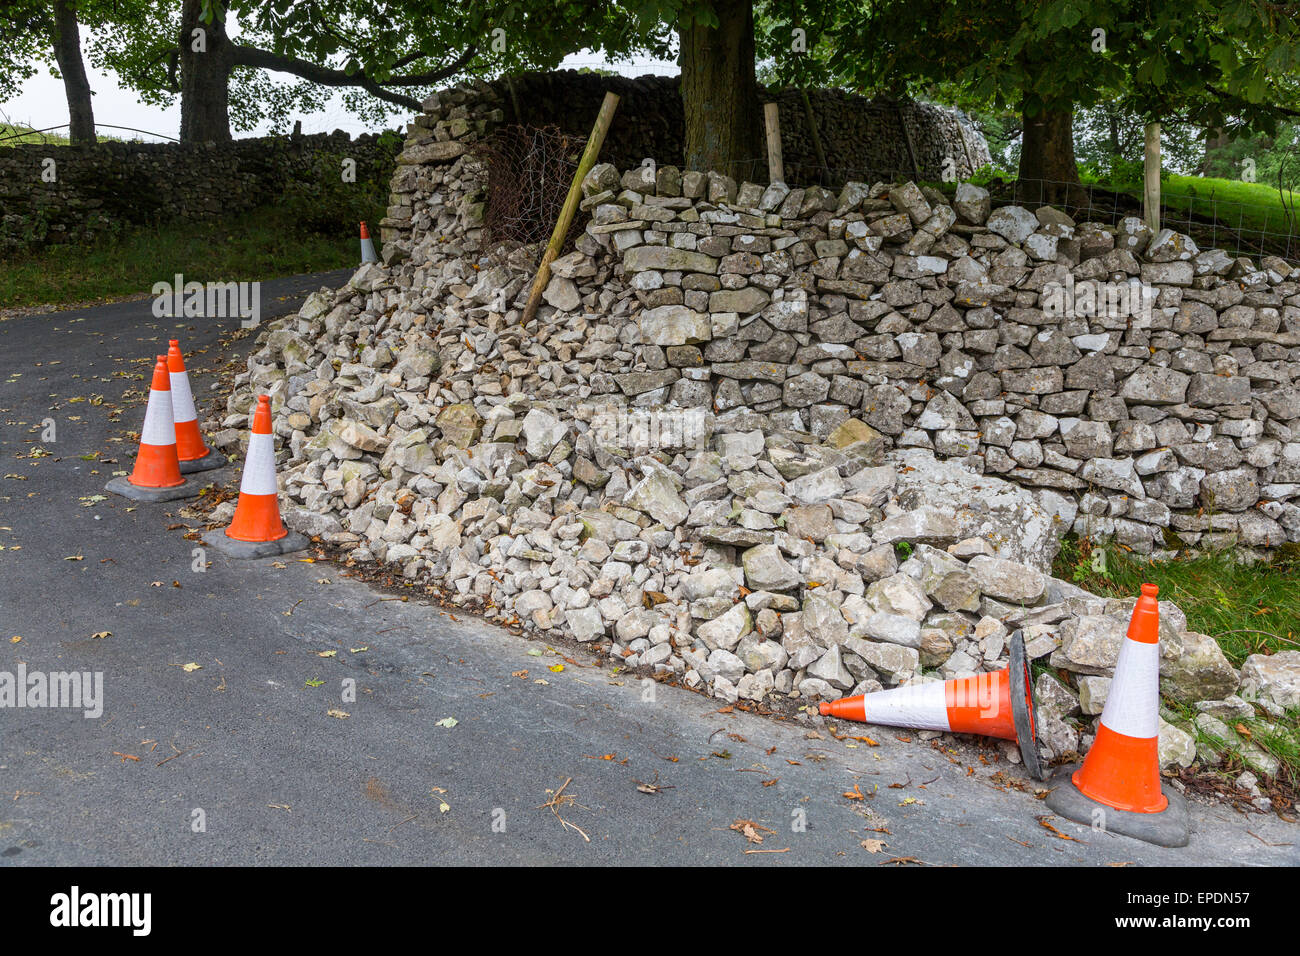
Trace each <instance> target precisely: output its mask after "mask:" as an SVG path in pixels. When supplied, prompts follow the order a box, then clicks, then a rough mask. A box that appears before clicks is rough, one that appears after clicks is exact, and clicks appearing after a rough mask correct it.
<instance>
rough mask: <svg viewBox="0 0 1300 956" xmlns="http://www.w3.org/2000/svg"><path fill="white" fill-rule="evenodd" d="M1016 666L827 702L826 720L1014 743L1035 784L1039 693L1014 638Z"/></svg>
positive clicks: (1038, 773) (1040, 774) (1019, 636)
mask: <svg viewBox="0 0 1300 956" xmlns="http://www.w3.org/2000/svg"><path fill="white" fill-rule="evenodd" d="M1010 648H1011V666H1010V667H1008V668H1007V669H1006V670H1001V671H998V672H996V673H985V674H975V675H973V676H971V677H955V678H953V679H952V680H950V681H942V682H941V681H927V682H925V683H922V684H908V685H906V686H904V687H895V688H893V689H892V690H881V691H876V692H875V693H874V694H859V695H858V696H856V697H845V698H843V699H841V700H837V701H831V702H825V701H824V702H822V704H821V705H820V709H821V714H822V716H823V717H838V718H840V719H841V720H857V721H861V722H862V723H866V724H883V725H884V726H886V727H914V728H916V729H918V730H945V731H953V732H955V733H962V734H983V735H985V736H986V737H998V738H1000V739H1002V740H1014V741H1015V742H1016V743H1017V744H1018V745H1019V746H1020V756H1021V758H1022V759H1023V760H1024V762H1025V769H1027V770H1028V771H1029V772H1030V773H1031V774H1032V775H1033V776H1034V777H1035V779H1038V780H1041V779H1043V770H1042V765H1041V764H1040V763H1039V760H1038V732H1037V729H1036V727H1035V724H1034V693H1033V686H1032V684H1031V683H1030V679H1029V661H1028V660H1027V659H1026V657H1025V639H1024V636H1023V635H1022V634H1021V633H1020V632H1019V631H1016V632H1015V633H1014V634H1012V635H1011V642H1010Z"/></svg>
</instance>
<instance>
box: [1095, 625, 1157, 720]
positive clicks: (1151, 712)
mask: <svg viewBox="0 0 1300 956" xmlns="http://www.w3.org/2000/svg"><path fill="white" fill-rule="evenodd" d="M1159 693H1160V645H1159V644H1146V643H1143V642H1142V641H1131V640H1129V639H1128V638H1125V639H1124V643H1123V644H1121V645H1120V648H1119V661H1118V662H1117V663H1116V664H1115V678H1114V680H1112V681H1111V685H1110V690H1109V691H1108V692H1107V694H1106V706H1105V707H1103V708H1102V711H1101V722H1102V723H1103V724H1105V725H1106V726H1107V727H1109V728H1110V729H1111V730H1113V731H1115V733H1117V734H1123V735H1124V736H1125V737H1155V736H1156V735H1157V734H1158V733H1159V732H1160V721H1159V719H1158V717H1159V710H1158V708H1159V700H1158V695H1159Z"/></svg>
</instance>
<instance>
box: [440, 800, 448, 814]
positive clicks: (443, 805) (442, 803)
mask: <svg viewBox="0 0 1300 956" xmlns="http://www.w3.org/2000/svg"><path fill="white" fill-rule="evenodd" d="M450 809H451V804H449V803H447V801H445V800H440V801H439V802H438V812H439V813H446V812H447V811H448V810H450Z"/></svg>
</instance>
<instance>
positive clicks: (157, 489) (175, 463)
mask: <svg viewBox="0 0 1300 956" xmlns="http://www.w3.org/2000/svg"><path fill="white" fill-rule="evenodd" d="M171 396H172V393H171V377H170V376H169V374H168V372H167V356H165V355H159V356H158V361H157V362H156V363H155V364H154V367H153V382H152V383H151V384H150V386H149V403H148V405H146V406H145V412H144V427H143V428H142V429H141V430H140V450H139V451H138V452H137V453H136V456H135V468H134V469H133V470H132V472H131V474H130V476H129V477H119V478H114V479H113V480H112V481H110V482H109V483H108V484H107V485H105V486H104V487H105V488H106V489H107V490H108V491H111V492H113V493H114V494H119V495H123V496H124V497H127V498H134V499H135V500H136V501H172V500H174V499H177V498H193V497H194V496H195V495H197V494H198V493H199V489H198V486H197V485H196V484H195V483H194V482H189V481H186V480H185V478H184V477H182V475H181V463H180V459H179V458H177V456H176V429H175V427H174V425H173V423H172V397H171Z"/></svg>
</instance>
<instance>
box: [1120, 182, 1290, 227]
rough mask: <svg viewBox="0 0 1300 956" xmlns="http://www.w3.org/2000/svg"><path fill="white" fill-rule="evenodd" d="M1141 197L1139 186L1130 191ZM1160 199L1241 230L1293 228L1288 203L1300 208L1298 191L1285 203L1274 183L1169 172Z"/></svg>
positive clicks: (1174, 207) (1177, 208)
mask: <svg viewBox="0 0 1300 956" xmlns="http://www.w3.org/2000/svg"><path fill="white" fill-rule="evenodd" d="M1133 195H1135V196H1138V197H1140V196H1141V195H1142V191H1141V188H1140V187H1139V188H1138V189H1136V190H1134V191H1133ZM1160 199H1161V202H1162V203H1163V204H1164V205H1166V206H1168V207H1170V208H1171V209H1172V210H1174V211H1175V213H1176V214H1177V215H1179V216H1184V217H1185V216H1186V215H1187V214H1188V211H1189V210H1190V211H1191V212H1193V213H1195V214H1196V215H1198V216H1203V217H1205V218H1206V219H1209V218H1213V217H1217V218H1218V220H1219V222H1220V223H1222V224H1223V225H1225V226H1227V227H1228V228H1230V229H1237V230H1239V231H1241V232H1265V233H1267V232H1273V233H1286V232H1288V231H1291V230H1293V229H1294V228H1295V226H1294V224H1292V223H1291V222H1290V220H1289V219H1288V212H1289V209H1288V207H1289V206H1290V205H1291V204H1292V203H1294V204H1295V206H1294V208H1295V209H1296V210H1297V211H1300V195H1297V194H1296V193H1294V192H1289V191H1288V192H1287V194H1286V203H1285V204H1284V203H1283V197H1282V194H1280V193H1279V192H1278V189H1277V186H1276V185H1271V184H1269V183H1246V182H1242V181H1241V180H1237V179H1211V178H1202V177H1199V176H1175V175H1172V174H1170V175H1168V176H1166V177H1165V178H1164V181H1163V182H1162V183H1161V186H1160Z"/></svg>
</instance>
